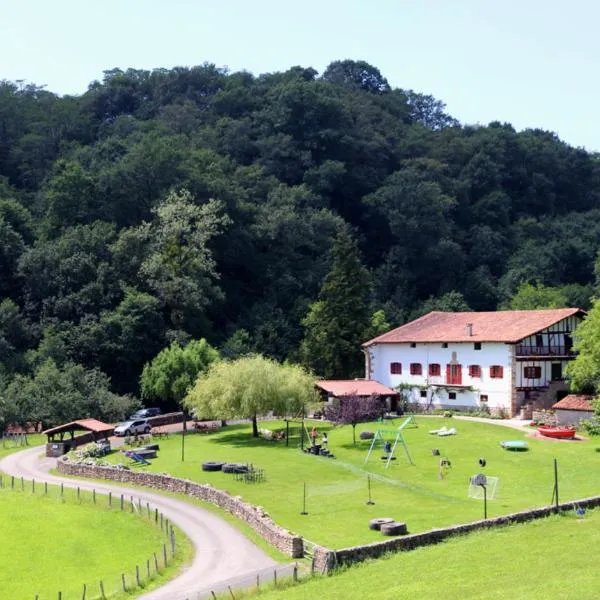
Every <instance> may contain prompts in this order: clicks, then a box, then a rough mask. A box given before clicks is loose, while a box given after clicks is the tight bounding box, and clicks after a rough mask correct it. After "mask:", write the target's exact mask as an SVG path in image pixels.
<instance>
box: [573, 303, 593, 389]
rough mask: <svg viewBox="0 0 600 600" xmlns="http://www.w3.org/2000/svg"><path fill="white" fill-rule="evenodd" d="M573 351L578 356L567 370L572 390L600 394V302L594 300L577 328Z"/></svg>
mask: <svg viewBox="0 0 600 600" xmlns="http://www.w3.org/2000/svg"><path fill="white" fill-rule="evenodd" d="M573 349H574V350H575V351H576V352H578V354H577V356H576V358H575V360H573V361H572V362H570V363H569V364H568V365H567V370H566V373H567V377H569V378H570V380H571V389H572V390H573V391H577V392H587V393H598V392H600V300H594V302H593V305H592V308H591V309H590V311H589V312H588V314H587V316H586V317H585V319H584V320H583V322H582V323H581V324H580V325H579V326H578V327H577V329H576V331H575V336H574V342H573Z"/></svg>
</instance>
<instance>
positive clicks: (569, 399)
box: [552, 394, 594, 411]
mask: <svg viewBox="0 0 600 600" xmlns="http://www.w3.org/2000/svg"><path fill="white" fill-rule="evenodd" d="M592 400H594V397H593V396H585V395H583V394H569V395H568V396H565V397H564V398H563V399H562V400H559V401H558V402H556V403H555V404H553V405H552V408H553V409H557V410H583V411H593V410H594V407H593V406H592Z"/></svg>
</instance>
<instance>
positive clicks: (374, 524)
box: [369, 517, 396, 531]
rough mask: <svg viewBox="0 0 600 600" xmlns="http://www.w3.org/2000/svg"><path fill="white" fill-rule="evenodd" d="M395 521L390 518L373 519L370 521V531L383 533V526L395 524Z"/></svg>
mask: <svg viewBox="0 0 600 600" xmlns="http://www.w3.org/2000/svg"><path fill="white" fill-rule="evenodd" d="M395 522H396V521H394V519H390V518H389V517H381V518H379V519H371V520H370V521H369V529H373V531H381V527H382V526H383V525H386V524H389V523H395Z"/></svg>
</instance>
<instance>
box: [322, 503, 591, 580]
mask: <svg viewBox="0 0 600 600" xmlns="http://www.w3.org/2000/svg"><path fill="white" fill-rule="evenodd" d="M574 504H577V505H578V506H580V507H585V508H594V507H596V506H600V496H594V497H592V498H584V499H582V500H576V501H574V502H566V503H564V504H559V509H560V510H572V509H573V506H574ZM555 511H556V508H555V507H554V506H545V507H543V508H535V509H531V510H524V511H522V512H518V513H512V514H508V515H504V516H502V517H495V518H493V519H482V520H481V521H474V522H472V523H465V524H463V525H454V526H452V527H446V528H442V529H432V530H430V531H425V532H423V533H415V534H412V535H405V536H402V537H394V538H389V539H386V540H384V541H382V542H374V543H372V544H366V545H364V546H354V547H352V548H343V549H342V550H329V549H327V548H323V547H321V546H316V547H315V550H314V555H313V568H314V569H315V571H318V572H320V573H327V572H328V571H330V570H331V569H334V568H336V567H338V566H341V565H349V564H352V563H356V562H361V561H363V560H367V559H370V558H378V557H380V556H382V555H384V554H387V553H389V552H401V551H405V550H414V549H415V548H419V547H421V546H429V545H431V544H437V543H438V542H441V541H443V540H445V539H447V538H449V537H452V536H456V535H461V534H465V533H469V532H471V531H475V530H477V529H488V528H492V527H499V526H504V525H513V524H515V523H525V522H526V521H532V520H534V519H541V518H544V517H547V516H549V515H550V514H552V513H553V512H555Z"/></svg>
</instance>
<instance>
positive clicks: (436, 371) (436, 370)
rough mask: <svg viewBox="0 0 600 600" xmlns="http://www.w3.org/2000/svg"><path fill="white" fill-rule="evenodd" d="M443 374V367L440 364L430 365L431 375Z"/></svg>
mask: <svg viewBox="0 0 600 600" xmlns="http://www.w3.org/2000/svg"><path fill="white" fill-rule="evenodd" d="M441 374H442V369H441V367H440V365H438V364H437V363H431V364H430V365H429V375H430V377H439V376H440V375H441Z"/></svg>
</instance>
